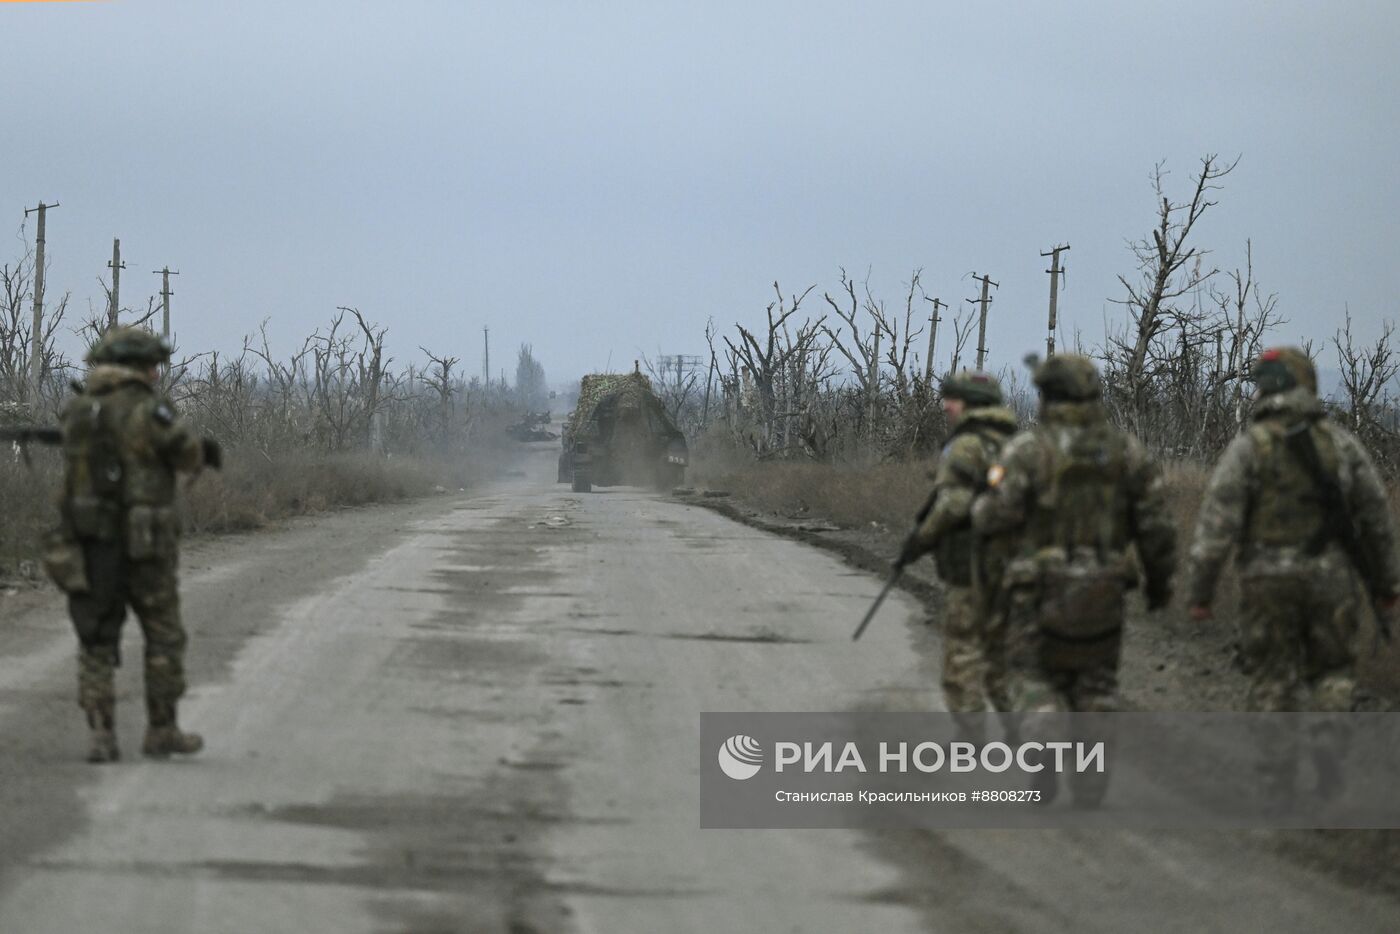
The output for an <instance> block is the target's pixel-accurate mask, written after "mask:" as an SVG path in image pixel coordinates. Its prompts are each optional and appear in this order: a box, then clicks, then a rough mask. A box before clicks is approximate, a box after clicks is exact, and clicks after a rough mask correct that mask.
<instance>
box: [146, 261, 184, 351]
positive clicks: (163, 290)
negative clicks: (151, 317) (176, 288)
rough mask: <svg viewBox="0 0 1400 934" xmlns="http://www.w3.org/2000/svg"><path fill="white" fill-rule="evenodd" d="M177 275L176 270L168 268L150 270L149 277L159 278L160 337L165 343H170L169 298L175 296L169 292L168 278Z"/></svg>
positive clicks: (177, 271)
mask: <svg viewBox="0 0 1400 934" xmlns="http://www.w3.org/2000/svg"><path fill="white" fill-rule="evenodd" d="M179 274H180V271H179V270H178V269H175V270H172V269H171V268H170V267H169V266H164V267H162V268H160V269H153V270H151V275H155V276H160V312H161V317H160V336H161V337H164V338H165V340H166V342H167V343H168V342H169V341H170V296H172V295H174V294H175V293H174V292H172V291H170V277H171V276H178V275H179Z"/></svg>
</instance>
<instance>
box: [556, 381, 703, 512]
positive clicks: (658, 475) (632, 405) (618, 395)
mask: <svg viewBox="0 0 1400 934" xmlns="http://www.w3.org/2000/svg"><path fill="white" fill-rule="evenodd" d="M563 444H564V450H563V451H562V452H561V453H560V455H559V482H560V483H570V484H572V485H573V491H574V492H575V493H588V492H591V491H592V489H593V486H594V484H597V485H598V486H651V487H653V488H655V489H658V490H669V489H671V488H672V487H674V486H679V485H680V484H681V482H682V481H683V480H684V479H685V467H686V464H687V462H688V461H689V457H690V451H689V448H688V447H687V446H686V442H685V435H684V434H682V433H681V430H680V429H679V428H677V427H676V423H675V421H674V420H673V419H672V418H671V416H670V415H669V414H667V412H666V407H665V406H664V405H662V403H661V400H660V399H658V398H657V397H656V393H655V392H653V391H652V388H651V380H649V379H647V378H646V376H644V375H643V374H642V373H641V372H639V371H638V372H632V373H625V374H618V373H594V374H591V375H589V376H585V377H584V378H583V382H582V383H581V384H580V386H579V394H578V405H576V406H575V407H574V410H573V411H572V412H571V413H569V417H568V418H567V419H566V420H565V422H564V435H563Z"/></svg>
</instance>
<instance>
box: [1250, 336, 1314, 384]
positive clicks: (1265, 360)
mask: <svg viewBox="0 0 1400 934" xmlns="http://www.w3.org/2000/svg"><path fill="white" fill-rule="evenodd" d="M1249 378H1250V379H1251V380H1252V381H1253V382H1254V384H1255V385H1256V386H1258V387H1259V393H1260V395H1264V396H1270V395H1273V394H1274V393H1276V392H1285V391H1286V390H1289V389H1293V388H1294V387H1296V386H1305V387H1307V390H1308V391H1309V392H1311V393H1313V394H1316V393H1317V370H1316V368H1314V367H1313V362H1312V361H1311V360H1310V359H1308V355H1307V354H1305V353H1303V352H1302V351H1301V350H1299V349H1298V348H1297V347H1270V348H1269V349H1268V350H1266V351H1264V352H1263V353H1261V354H1260V355H1259V359H1258V360H1255V361H1254V365H1253V366H1251V367H1250V368H1249Z"/></svg>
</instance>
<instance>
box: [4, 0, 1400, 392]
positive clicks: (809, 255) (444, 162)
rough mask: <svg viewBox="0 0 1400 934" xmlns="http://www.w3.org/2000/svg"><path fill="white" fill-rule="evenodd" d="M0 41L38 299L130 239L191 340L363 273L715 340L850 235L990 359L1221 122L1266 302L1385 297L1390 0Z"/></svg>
mask: <svg viewBox="0 0 1400 934" xmlns="http://www.w3.org/2000/svg"><path fill="white" fill-rule="evenodd" d="M0 47H3V49H4V55H3V56H0V70H2V71H0V73H2V74H3V79H4V84H5V89H6V90H5V93H4V97H3V101H4V104H3V108H4V114H3V118H4V119H3V125H4V127H5V130H6V132H5V144H4V146H3V147H0V233H3V235H4V237H3V238H0V260H12V259H13V258H14V257H16V256H18V255H19V253H20V251H21V250H22V246H21V244H20V243H19V241H18V240H17V239H16V237H17V236H18V234H19V232H20V225H21V222H22V211H23V209H24V208H25V207H26V206H33V205H34V204H35V203H36V202H37V201H38V200H39V199H40V198H43V199H46V200H49V201H54V200H57V201H60V202H61V203H62V207H61V208H59V209H58V210H55V211H54V212H52V214H50V216H49V232H48V241H49V243H48V249H49V252H50V256H51V259H52V267H51V273H50V279H49V290H50V295H51V296H52V295H53V294H54V293H55V292H61V291H64V290H71V291H72V292H73V296H74V299H73V303H74V306H75V308H76V309H77V310H80V311H85V310H86V306H87V302H88V300H89V299H91V300H92V302H93V303H94V305H97V306H100V305H101V291H100V289H99V287H98V286H97V283H96V277H97V276H98V275H99V274H104V273H105V272H106V269H105V264H106V261H107V259H108V258H109V257H110V253H111V238H112V237H113V236H120V237H121V239H122V248H123V254H124V258H125V259H126V260H127V262H128V264H129V268H128V270H127V272H126V273H125V274H124V277H123V281H122V286H123V296H124V298H126V299H129V300H130V301H129V302H124V303H130V304H144V296H145V295H146V294H149V293H150V292H153V291H155V289H156V288H157V286H158V279H157V277H155V276H152V275H150V274H149V272H148V270H151V269H157V268H159V267H160V266H161V265H163V264H167V263H168V264H169V265H170V266H171V267H172V268H177V269H179V270H180V271H181V273H182V274H181V276H180V277H179V278H178V279H177V280H175V283H176V284H175V291H176V296H175V299H174V305H175V310H176V320H177V331H178V334H179V336H180V339H181V343H182V345H183V346H184V348H185V349H187V350H189V349H199V348H206V347H219V348H225V349H227V348H231V347H235V346H236V345H237V344H238V343H239V341H240V338H241V336H242V335H243V334H245V333H248V332H250V331H252V330H254V329H255V328H256V326H257V324H258V322H259V321H260V320H261V319H262V318H264V317H266V318H270V319H271V324H270V330H271V333H272V334H273V336H274V337H275V339H276V340H277V341H278V342H279V344H281V345H282V347H283V349H289V348H291V347H292V346H293V345H294V344H297V343H299V342H300V337H301V336H302V335H304V334H306V333H309V331H310V330H311V329H313V328H315V327H316V326H318V325H319V324H321V323H322V322H324V321H325V320H326V319H327V318H328V316H329V315H330V314H331V313H332V312H333V309H334V307H335V306H336V305H356V306H358V307H360V308H361V309H362V310H363V311H364V312H365V313H366V314H367V315H369V316H370V317H372V318H374V319H377V320H378V321H380V322H382V323H383V324H385V325H387V326H388V327H389V329H390V334H389V343H390V345H391V348H392V350H393V351H394V352H395V354H396V355H397V356H398V357H399V358H400V359H408V358H412V357H419V356H421V355H420V354H419V352H418V351H417V347H418V345H420V344H422V345H425V346H427V347H429V348H430V349H433V350H434V351H436V352H440V353H450V354H454V355H458V356H461V357H462V358H463V360H464V363H465V364H466V365H467V366H468V368H469V369H472V370H475V369H479V366H480V337H481V334H480V331H481V327H482V325H487V324H489V325H490V326H491V329H492V342H493V347H494V348H496V352H497V353H502V352H505V354H509V353H510V352H512V351H513V349H514V346H515V345H516V344H518V343H520V342H521V341H528V342H531V343H533V344H534V346H535V349H536V355H537V356H538V357H539V358H540V359H541V361H542V362H543V363H544V365H545V367H546V369H547V371H548V373H549V375H550V377H551V378H552V379H553V380H555V381H558V380H560V379H562V378H564V377H570V376H576V375H577V374H579V373H581V372H584V371H586V370H590V369H597V368H601V367H602V366H603V365H604V363H605V362H606V361H607V360H608V358H609V355H611V359H612V364H613V366H614V368H620V367H623V366H627V365H628V364H629V363H630V360H631V359H632V358H633V357H635V356H636V355H637V352H638V351H639V350H640V351H643V352H646V353H648V354H653V353H656V352H657V351H661V352H665V353H676V352H681V353H700V352H701V351H702V349H703V337H702V331H703V328H704V324H705V320H706V318H707V317H708V316H711V315H713V316H714V317H715V319H716V320H717V322H718V323H720V324H721V325H726V326H728V325H732V323H733V322H734V321H736V320H738V321H745V322H753V321H756V320H758V319H759V318H760V317H761V315H762V311H763V307H764V305H765V304H766V303H767V301H768V300H769V298H770V295H771V283H772V282H773V280H774V279H777V280H778V281H780V282H781V283H782V285H783V287H784V290H785V291H797V290H800V289H802V288H804V287H806V286H807V285H809V284H811V283H817V284H818V288H817V292H816V293H814V296H813V297H814V298H817V296H818V295H819V293H820V292H821V291H822V290H823V289H830V290H835V288H836V287H837V277H838V267H839V266H842V265H844V266H846V267H847V268H848V269H850V270H852V271H853V272H855V273H857V274H858V275H860V276H862V277H863V276H864V273H865V270H866V269H867V268H868V267H869V268H872V269H873V280H872V286H873V289H874V291H875V292H876V294H877V295H879V296H882V297H885V298H887V299H888V300H889V301H891V302H894V301H897V300H898V297H899V294H900V292H901V289H902V283H903V282H904V281H905V280H907V278H908V275H909V272H910V270H911V269H912V268H914V267H916V266H918V267H923V269H924V284H925V287H926V289H927V290H928V292H929V294H931V295H938V296H940V297H942V298H943V299H944V300H946V301H951V302H954V303H958V302H961V301H962V299H964V298H966V297H970V296H972V295H973V294H974V287H975V283H973V282H972V281H971V280H970V279H965V278H964V276H965V274H966V273H968V272H969V271H970V270H976V271H977V272H979V273H980V272H987V273H990V274H991V275H992V277H993V278H994V279H996V280H998V281H1000V282H1001V289H1000V291H999V292H998V293H996V302H995V304H994V306H993V311H992V318H991V323H990V326H989V343H990V346H991V349H992V359H993V362H994V363H1004V362H1008V361H1011V360H1014V359H1017V358H1019V357H1020V355H1021V354H1022V353H1024V352H1025V351H1026V350H1028V349H1031V348H1033V347H1037V346H1040V345H1041V344H1042V342H1043V330H1044V327H1043V324H1044V315H1045V304H1046V290H1047V286H1048V282H1047V279H1048V277H1047V276H1046V275H1045V274H1044V271H1043V270H1044V269H1045V261H1044V260H1042V259H1041V258H1040V256H1039V255H1038V254H1039V252H1040V251H1041V250H1044V249H1048V248H1049V247H1050V246H1052V245H1054V244H1055V243H1057V242H1063V241H1068V242H1070V243H1071V244H1072V246H1073V248H1072V250H1071V251H1070V253H1069V254H1068V255H1067V257H1066V258H1067V264H1068V267H1069V278H1068V289H1067V290H1066V291H1065V292H1063V293H1062V316H1063V319H1064V323H1065V325H1066V326H1067V327H1068V328H1070V329H1072V328H1074V327H1076V326H1077V327H1079V328H1081V329H1082V330H1083V332H1084V333H1085V334H1086V336H1088V337H1089V338H1091V339H1095V340H1096V339H1098V338H1099V337H1100V336H1101V334H1102V331H1103V320H1104V314H1105V309H1107V314H1109V315H1114V314H1119V313H1120V312H1119V311H1118V309H1117V308H1116V307H1115V306H1113V305H1111V304H1108V300H1109V299H1110V298H1113V297H1116V296H1118V295H1119V294H1120V292H1121V289H1120V288H1119V286H1118V285H1117V283H1116V280H1115V277H1116V275H1117V274H1119V273H1127V272H1130V271H1131V269H1132V261H1131V257H1130V256H1129V254H1128V252H1127V250H1126V249H1125V246H1124V242H1125V240H1126V239H1127V238H1130V237H1139V236H1142V235H1144V234H1145V233H1146V232H1147V230H1148V229H1149V227H1150V225H1151V223H1152V220H1153V200H1152V195H1151V191H1150V188H1149V186H1148V175H1149V172H1150V170H1151V168H1152V166H1153V164H1154V163H1155V162H1156V161H1158V160H1161V159H1165V160H1167V165H1168V168H1169V169H1171V170H1172V171H1173V173H1174V174H1173V176H1172V186H1173V190H1174V191H1176V192H1178V193H1180V194H1181V195H1183V196H1184V195H1185V194H1186V193H1187V187H1188V185H1189V175H1190V173H1191V172H1192V171H1193V169H1194V168H1195V166H1196V164H1197V161H1198V159H1199V157H1200V156H1201V155H1202V154H1204V153H1207V152H1219V153H1221V154H1222V155H1225V156H1227V157H1230V158H1233V157H1234V156H1235V155H1242V156H1243V158H1242V160H1241V162H1240V165H1239V168H1238V169H1237V170H1236V171H1235V173H1234V174H1233V175H1232V176H1230V177H1229V178H1228V179H1227V180H1226V188H1225V190H1224V191H1223V192H1221V193H1220V204H1219V206H1218V207H1216V208H1215V209H1213V211H1212V212H1211V213H1210V214H1209V215H1207V217H1206V219H1205V221H1203V223H1202V225H1201V226H1200V228H1199V234H1198V240H1197V242H1198V243H1199V244H1200V245H1201V246H1204V247H1208V248H1211V249H1213V250H1215V253H1214V257H1213V258H1214V259H1215V261H1216V262H1217V264H1219V265H1222V266H1226V267H1233V266H1234V265H1236V264H1238V263H1242V262H1243V257H1244V244H1245V240H1246V238H1253V241H1254V255H1255V269H1256V273H1257V275H1258V277H1259V278H1260V280H1261V281H1262V284H1263V286H1264V287H1265V289H1266V290H1269V291H1276V292H1278V293H1279V296H1280V307H1281V309H1282V311H1283V312H1284V313H1285V315H1286V316H1287V317H1289V318H1290V319H1291V322H1292V323H1291V324H1290V325H1289V326H1288V327H1287V328H1285V329H1284V333H1283V336H1285V337H1287V338H1289V339H1296V338H1298V337H1301V336H1313V337H1317V338H1323V337H1326V336H1329V335H1330V334H1331V333H1332V331H1333V330H1334V329H1335V326H1336V321H1337V319H1338V318H1339V317H1340V315H1341V313H1342V309H1343V307H1344V305H1345V304H1348V303H1349V305H1350V308H1351V311H1352V314H1353V316H1354V318H1355V319H1356V320H1357V322H1358V324H1359V326H1360V330H1361V331H1362V333H1363V334H1366V335H1373V334H1375V333H1378V332H1379V329H1380V327H1381V322H1382V321H1383V320H1385V319H1391V318H1394V317H1396V312H1397V300H1396V296H1397V294H1400V263H1397V261H1396V249H1397V244H1400V220H1397V217H1398V216H1400V121H1397V109H1398V108H1400V63H1397V55H1396V52H1397V49H1400V4H1397V3H1394V2H1393V0H1391V2H1343V3H1340V4H1330V5H1324V4H1321V3H1312V2H1297V0H1286V2H1267V3H1266V2H1229V0H1216V2H1194V0H1186V2H1173V3H1169V4H1167V3H1138V2H1125V0H1119V2H1094V3H1065V4H1054V3H1009V4H992V3H966V2H960V3H944V2H878V0H874V2H864V3H859V4H857V3H853V2H847V3H830V2H765V0H748V2H743V3H732V2H688V3H681V2H670V0H646V2H617V0H607V2H593V3H582V2H572V3H570V2H538V0H537V2H517V3H471V2H413V0H403V2H388V0H381V2H378V3H365V2H359V0H336V2H327V0H299V2H295V3H288V2H266V0H243V2H238V3H231V2H230V3H211V2H199V3H193V2H190V0H179V2H176V0H169V2H158V0H110V2H106V3H73V4H70V3H64V4H34V5H29V4H0ZM25 232H26V234H27V235H28V236H31V237H32V234H33V223H32V220H31V222H30V225H29V227H28V228H27V229H26V231H25ZM5 243H8V244H9V246H4V244H5ZM819 305H820V302H819V300H818V301H813V303H812V305H811V307H812V310H813V311H814V312H816V311H819V310H820V308H819ZM941 356H942V355H941V354H940V357H941ZM498 359H501V360H502V362H505V363H507V364H508V365H513V362H512V361H509V360H508V359H507V358H506V357H505V356H502V357H500V358H498Z"/></svg>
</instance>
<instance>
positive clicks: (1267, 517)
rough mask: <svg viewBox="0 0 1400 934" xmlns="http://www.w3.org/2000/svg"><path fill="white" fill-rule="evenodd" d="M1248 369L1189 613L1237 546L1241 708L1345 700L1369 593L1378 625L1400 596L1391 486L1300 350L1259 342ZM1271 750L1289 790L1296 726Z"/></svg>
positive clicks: (1333, 707) (1344, 705)
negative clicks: (1328, 403) (1326, 399)
mask: <svg viewBox="0 0 1400 934" xmlns="http://www.w3.org/2000/svg"><path fill="white" fill-rule="evenodd" d="M1251 376H1252V378H1253V380H1254V382H1255V385H1256V392H1257V396H1256V398H1257V402H1256V404H1255V407H1254V413H1253V419H1252V424H1251V425H1250V426H1249V428H1248V429H1247V430H1246V431H1245V432H1244V433H1242V434H1241V435H1239V436H1238V437H1237V438H1235V440H1234V441H1233V442H1231V444H1230V446H1229V447H1227V448H1226V449H1225V453H1224V454H1223V455H1222V456H1221V458H1220V462H1219V463H1218V464H1217V465H1216V468H1215V472H1214V473H1213V474H1212V475H1211V478H1210V484H1209V486H1208V487H1207V488H1206V493H1205V498H1204V501H1203V502H1202V503H1201V512H1200V516H1199V519H1198V520H1197V524H1196V532H1195V537H1194V540H1193V541H1192V543H1191V550H1190V553H1189V556H1188V559H1187V573H1186V598H1187V600H1188V601H1189V606H1190V613H1191V616H1192V617H1193V618H1194V619H1196V620H1205V619H1208V618H1210V616H1211V604H1212V602H1213V599H1214V596H1215V587H1216V582H1217V580H1218V579H1219V576H1220V571H1221V567H1222V566H1223V564H1224V562H1225V560H1226V558H1227V557H1228V556H1229V554H1230V552H1231V551H1232V550H1235V551H1237V553H1238V562H1239V571H1240V597H1241V601H1240V602H1241V616H1240V651H1241V655H1242V659H1243V662H1244V664H1245V668H1246V671H1248V672H1249V674H1250V687H1249V694H1248V698H1247V701H1246V703H1247V705H1248V708H1249V709H1250V710H1252V711H1299V710H1317V711H1326V712H1346V711H1350V710H1352V709H1353V708H1354V705H1355V703H1356V673H1355V664H1356V646H1355V642H1356V636H1357V630H1358V628H1359V617H1360V615H1361V613H1362V612H1363V611H1364V609H1365V606H1364V604H1365V603H1366V602H1371V603H1373V604H1374V605H1375V607H1376V608H1377V609H1378V610H1379V612H1380V614H1382V615H1380V616H1378V617H1377V625H1378V626H1384V625H1385V624H1387V623H1388V619H1387V617H1386V616H1385V615H1384V614H1387V613H1388V612H1389V611H1390V610H1391V609H1393V608H1394V606H1395V604H1396V601H1397V595H1400V565H1397V554H1396V536H1395V524H1394V521H1393V519H1392V517H1391V512H1390V504H1389V501H1388V497H1387V496H1386V491H1385V487H1384V485H1383V484H1382V482H1381V479H1380V476H1379V475H1378V474H1377V472H1376V468H1375V465H1374V464H1373V463H1372V462H1371V458H1370V456H1369V455H1368V454H1367V453H1366V450H1365V448H1363V447H1362V445H1361V443H1360V442H1359V441H1358V440H1357V439H1356V437H1355V436H1354V435H1352V434H1351V432H1349V431H1347V430H1346V429H1345V428H1343V427H1342V426H1341V425H1339V424H1337V423H1336V422H1334V421H1331V420H1330V419H1328V418H1327V417H1326V415H1325V413H1324V412H1323V408H1322V403H1321V402H1320V401H1319V399H1318V397H1317V373H1316V370H1315V369H1314V368H1313V364H1312V361H1311V360H1309V359H1308V357H1307V355H1306V354H1304V353H1303V352H1302V351H1300V350H1297V349H1295V348H1291V347H1285V348H1275V349H1271V350H1267V351H1265V352H1264V353H1263V354H1262V355H1261V356H1260V357H1259V360H1258V361H1257V362H1256V363H1255V365H1254V368H1253V371H1252V373H1251ZM1358 573H1359V575H1360V577H1361V583H1362V584H1363V585H1364V588H1365V591H1366V593H1365V595H1364V596H1363V595H1362V594H1361V592H1360V591H1359V590H1358V588H1357V586H1356V581H1357V574H1358ZM1315 740H1316V742H1315V744H1314V745H1313V749H1312V752H1313V756H1314V759H1315V761H1316V763H1317V765H1318V779H1319V786H1320V788H1319V790H1320V791H1322V792H1323V793H1327V792H1329V791H1335V790H1336V789H1335V788H1329V787H1328V786H1329V785H1332V784H1333V783H1335V782H1337V781H1339V780H1340V777H1339V775H1338V774H1336V772H1335V768H1334V767H1335V763H1336V762H1337V761H1338V759H1337V757H1338V756H1339V755H1340V753H1341V751H1342V746H1343V745H1344V743H1345V737H1344V736H1341V735H1340V734H1339V733H1337V732H1335V731H1334V732H1333V733H1332V735H1330V736H1328V735H1319V736H1316V737H1315ZM1270 755H1271V760H1272V761H1271V762H1269V763H1266V764H1265V772H1266V775H1265V780H1266V790H1267V791H1268V792H1269V793H1270V794H1271V795H1273V796H1274V797H1275V798H1276V799H1283V798H1286V797H1287V796H1289V795H1291V794H1292V789H1293V780H1294V773H1295V770H1296V768H1297V758H1298V755H1297V743H1296V737H1280V738H1279V739H1278V742H1277V744H1276V745H1275V748H1274V749H1273V751H1272V753H1271V754H1270Z"/></svg>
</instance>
